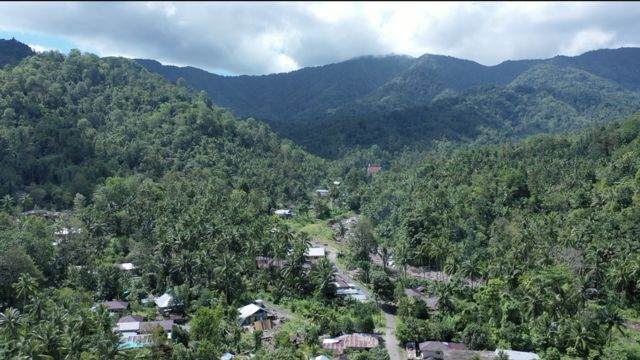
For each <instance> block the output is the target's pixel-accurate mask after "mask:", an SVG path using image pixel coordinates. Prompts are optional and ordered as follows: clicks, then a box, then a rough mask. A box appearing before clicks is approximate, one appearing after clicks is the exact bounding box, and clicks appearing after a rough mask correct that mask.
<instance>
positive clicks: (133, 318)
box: [118, 315, 144, 324]
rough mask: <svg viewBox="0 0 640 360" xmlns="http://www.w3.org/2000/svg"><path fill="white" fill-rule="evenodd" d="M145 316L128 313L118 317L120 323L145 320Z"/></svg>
mask: <svg viewBox="0 0 640 360" xmlns="http://www.w3.org/2000/svg"><path fill="white" fill-rule="evenodd" d="M143 321H144V316H142V315H127V316H123V317H121V318H120V319H118V324H120V323H132V322H143Z"/></svg>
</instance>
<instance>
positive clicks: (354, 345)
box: [322, 334, 380, 355]
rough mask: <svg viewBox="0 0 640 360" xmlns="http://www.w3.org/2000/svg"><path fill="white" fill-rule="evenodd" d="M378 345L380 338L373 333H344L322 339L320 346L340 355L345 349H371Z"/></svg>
mask: <svg viewBox="0 0 640 360" xmlns="http://www.w3.org/2000/svg"><path fill="white" fill-rule="evenodd" d="M378 346H380V340H379V339H378V336H377V335H375V334H346V335H342V336H339V337H337V338H334V339H324V340H322V348H323V349H326V350H331V351H333V353H334V354H337V355H340V354H342V353H343V352H344V351H345V350H346V349H361V350H366V349H372V348H375V347H378Z"/></svg>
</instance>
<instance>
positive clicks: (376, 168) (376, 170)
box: [367, 165, 382, 175]
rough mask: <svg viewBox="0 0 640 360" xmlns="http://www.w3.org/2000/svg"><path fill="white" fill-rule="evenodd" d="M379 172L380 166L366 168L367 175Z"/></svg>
mask: <svg viewBox="0 0 640 360" xmlns="http://www.w3.org/2000/svg"><path fill="white" fill-rule="evenodd" d="M380 170H382V166H376V165H373V166H371V165H369V167H367V175H371V174H375V173H377V172H378V171H380Z"/></svg>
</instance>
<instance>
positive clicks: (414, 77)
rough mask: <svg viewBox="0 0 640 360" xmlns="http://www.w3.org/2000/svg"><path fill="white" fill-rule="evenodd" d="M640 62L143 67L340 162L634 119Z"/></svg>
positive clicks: (364, 61)
mask: <svg viewBox="0 0 640 360" xmlns="http://www.w3.org/2000/svg"><path fill="white" fill-rule="evenodd" d="M639 59H640V49H636V48H621V49H616V50H597V51H592V52H588V53H585V54H583V55H580V56H576V57H566V56H558V57H554V58H551V59H546V60H520V61H506V62H503V63H501V64H499V65H495V66H483V65H480V64H478V63H475V62H473V61H468V60H462V59H457V58H453V57H449V56H440V55H429V54H427V55H423V56H421V57H419V58H415V59H414V58H406V57H398V56H389V57H378V58H375V57H364V58H356V59H352V60H349V61H346V62H342V63H338V64H331V65H325V66H321V67H315V68H307V69H301V70H298V71H294V72H291V73H287V74H273V75H268V76H239V77H235V76H227V77H224V76H218V75H215V74H210V73H207V72H204V71H202V70H198V69H194V68H178V67H172V66H162V65H161V64H159V63H158V62H154V61H147V60H138V61H139V62H140V63H141V64H142V65H144V66H145V67H147V68H148V69H149V70H151V71H154V72H157V73H159V74H162V75H163V76H165V77H166V78H167V79H169V80H171V81H173V82H177V81H178V80H179V79H182V80H180V81H183V82H184V83H185V84H188V85H189V86H191V87H193V88H195V89H198V90H204V91H206V92H207V93H208V94H209V95H210V96H211V97H212V98H213V99H214V101H216V102H217V103H218V104H220V105H222V106H225V107H227V108H229V109H230V110H232V111H233V112H234V113H236V114H238V115H239V116H243V117H249V116H252V117H255V118H257V119H260V120H263V121H266V122H267V123H269V124H270V125H271V126H272V127H273V129H274V130H275V131H276V132H278V133H280V134H282V135H283V136H285V137H288V138H290V139H292V140H294V141H295V142H296V143H298V144H302V145H303V146H304V147H305V148H306V149H307V150H309V151H310V152H312V153H315V154H319V155H321V156H324V157H330V158H334V159H337V158H340V157H342V156H344V155H345V154H347V153H348V152H349V151H352V150H354V149H358V148H367V147H369V146H372V145H378V146H381V147H382V148H384V149H385V150H389V151H393V152H396V151H401V150H403V149H404V148H405V147H408V148H416V149H419V150H425V149H430V148H431V145H432V144H433V140H434V139H442V138H447V139H450V140H454V141H464V142H466V141H476V140H477V141H479V142H480V143H483V144H486V143H494V144H495V143H500V142H504V141H509V140H516V139H522V138H524V137H526V136H529V135H533V134H537V133H540V132H562V131H567V130H576V129H582V128H585V127H589V126H592V125H596V124H602V123H604V122H607V121H611V120H613V119H617V118H620V117H621V116H626V115H630V114H632V113H634V112H636V111H638V110H640V100H639V99H640V95H639V94H638V89H639V88H640V78H639V77H638V72H637V66H636V65H637V63H638V60H639ZM308 84H313V86H311V87H310V86H309V85H308Z"/></svg>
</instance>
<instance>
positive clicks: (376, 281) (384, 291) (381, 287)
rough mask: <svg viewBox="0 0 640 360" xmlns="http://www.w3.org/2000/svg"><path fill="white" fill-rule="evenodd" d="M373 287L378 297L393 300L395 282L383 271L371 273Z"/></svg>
mask: <svg viewBox="0 0 640 360" xmlns="http://www.w3.org/2000/svg"><path fill="white" fill-rule="evenodd" d="M371 287H372V290H373V293H374V294H375V295H376V298H378V299H382V300H384V301H389V300H393V291H394V286H393V283H392V282H391V280H390V279H389V277H388V276H387V274H385V273H384V272H383V271H374V272H373V274H372V275H371Z"/></svg>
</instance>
